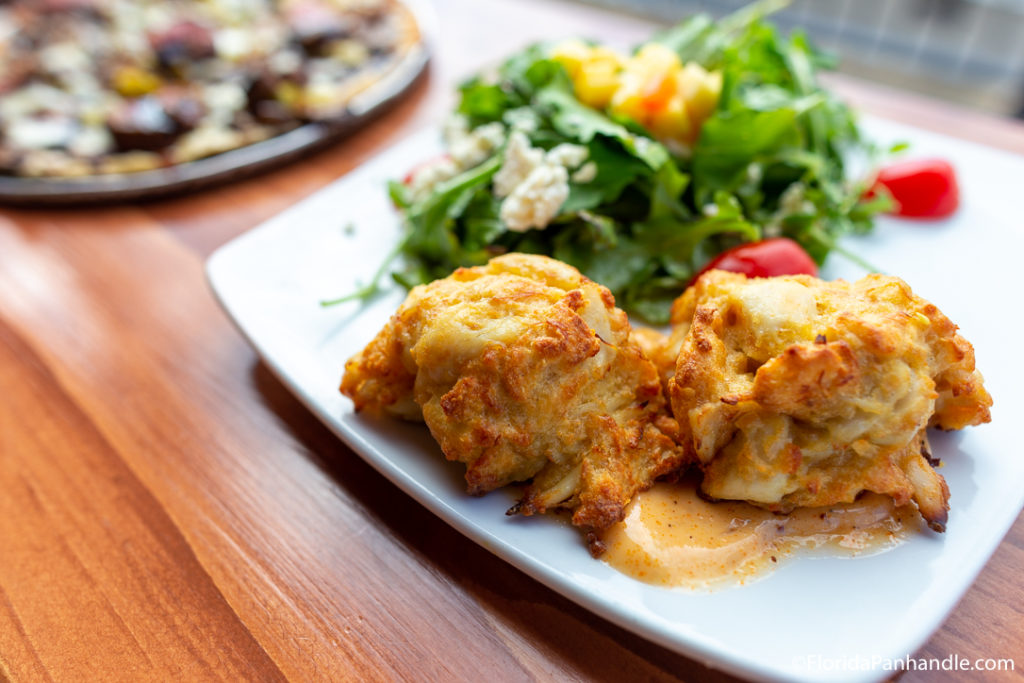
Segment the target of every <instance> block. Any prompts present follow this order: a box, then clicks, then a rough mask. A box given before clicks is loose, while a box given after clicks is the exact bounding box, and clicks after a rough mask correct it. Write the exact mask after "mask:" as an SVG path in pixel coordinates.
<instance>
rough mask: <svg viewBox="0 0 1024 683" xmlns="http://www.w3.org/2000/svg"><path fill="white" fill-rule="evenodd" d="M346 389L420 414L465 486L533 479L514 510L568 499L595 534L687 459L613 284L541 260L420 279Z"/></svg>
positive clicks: (373, 404)
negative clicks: (460, 469) (461, 470)
mask: <svg viewBox="0 0 1024 683" xmlns="http://www.w3.org/2000/svg"><path fill="white" fill-rule="evenodd" d="M341 391H342V393H344V394H345V395H346V396H348V397H350V398H351V399H352V401H353V402H354V403H355V407H356V410H365V411H367V412H372V413H386V414H391V415H396V416H400V417H403V418H407V419H422V420H423V421H424V422H426V424H427V427H429V428H430V432H431V434H432V435H433V436H434V438H435V439H436V440H437V442H438V443H439V444H440V446H441V450H442V451H443V452H444V454H445V457H447V458H448V459H449V460H457V461H459V462H462V463H465V465H466V482H467V484H468V489H469V492H470V493H472V494H482V493H486V492H487V491H491V490H493V489H496V488H498V487H500V486H504V485H505V484H509V483H512V482H523V481H528V480H529V481H530V482H531V483H530V484H529V485H528V486H527V487H526V490H525V495H524V496H523V498H522V500H521V501H520V502H519V503H518V504H517V505H516V506H515V507H514V508H513V510H512V511H510V512H513V511H515V512H519V513H521V514H526V515H529V514H533V513H538V512H545V511H546V510H548V509H551V508H556V507H565V508H572V509H573V510H574V513H573V523H574V524H576V525H578V526H581V527H586V528H588V529H591V530H600V529H603V528H605V527H608V526H609V525H611V524H613V523H615V522H617V521H619V520H621V519H622V518H623V516H624V512H623V511H624V508H625V506H626V504H627V503H628V502H629V501H630V499H631V498H632V497H633V495H634V494H636V493H637V492H638V491H640V490H642V489H645V488H647V487H648V486H650V485H651V484H652V483H653V481H654V479H655V478H656V477H658V476H660V475H662V474H665V473H667V472H669V471H671V470H673V469H675V468H677V467H678V466H679V464H680V462H681V458H682V449H681V448H679V446H678V444H677V443H676V442H675V441H674V440H673V438H672V437H673V436H674V435H675V432H676V429H677V425H676V422H675V420H674V419H672V418H671V417H670V416H669V414H668V410H667V405H666V402H665V398H664V395H663V393H662V388H661V382H660V379H659V376H658V372H657V370H656V368H655V366H654V365H653V364H652V363H651V362H650V361H649V360H648V359H647V358H646V357H645V356H644V355H643V353H642V352H641V351H640V348H639V347H638V346H637V344H636V343H634V342H633V341H632V340H631V339H630V327H629V322H628V320H627V318H626V314H625V313H623V312H622V311H621V310H619V309H618V308H615V300H614V298H613V297H612V295H611V292H609V291H608V290H607V289H606V288H604V287H602V286H600V285H598V284H595V283H594V282H591V281H590V280H588V279H587V278H585V277H584V276H582V275H581V274H580V273H579V272H578V271H577V270H576V269H575V268H572V267H571V266H568V265H566V264H564V263H561V262H559V261H555V260H553V259H550V258H547V257H544V256H530V255H525V254H508V255H505V256H500V257H498V258H495V259H493V260H492V261H490V262H489V263H488V264H487V265H485V266H480V267H476V268H460V269H459V270H457V271H455V272H454V273H453V274H452V275H451V276H449V277H447V278H445V279H443V280H438V281H436V282H432V283H430V284H428V285H422V286H419V287H416V288H414V289H413V290H412V291H411V292H409V296H408V298H407V299H406V300H405V302H404V303H403V304H402V305H401V307H400V308H399V309H398V311H397V312H396V313H395V314H394V315H393V316H392V318H391V320H390V321H389V322H388V324H387V325H386V326H385V327H384V329H383V330H381V332H380V333H379V334H378V335H377V337H376V338H375V339H374V340H373V341H372V342H370V344H369V345H368V346H367V347H366V348H365V349H364V350H363V351H362V352H361V353H358V354H356V355H355V356H354V357H353V358H352V359H351V360H349V362H348V363H347V364H346V366H345V376H344V378H343V379H342V383H341Z"/></svg>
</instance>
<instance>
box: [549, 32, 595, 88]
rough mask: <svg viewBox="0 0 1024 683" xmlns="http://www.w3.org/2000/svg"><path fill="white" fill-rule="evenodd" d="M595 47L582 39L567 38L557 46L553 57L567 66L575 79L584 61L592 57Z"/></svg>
mask: <svg viewBox="0 0 1024 683" xmlns="http://www.w3.org/2000/svg"><path fill="white" fill-rule="evenodd" d="M592 49H593V48H592V47H590V46H589V45H587V44H586V43H584V42H583V41H580V40H566V41H564V42H562V43H559V44H558V45H556V46H555V48H554V50H552V51H551V58H552V59H553V60H555V61H556V62H558V63H559V64H561V65H562V66H564V67H565V70H566V71H567V72H568V73H569V78H571V79H572V80H573V81H576V79H577V78H578V77H579V73H580V69H582V68H583V63H584V62H585V61H587V60H588V59H590V52H591V50H592Z"/></svg>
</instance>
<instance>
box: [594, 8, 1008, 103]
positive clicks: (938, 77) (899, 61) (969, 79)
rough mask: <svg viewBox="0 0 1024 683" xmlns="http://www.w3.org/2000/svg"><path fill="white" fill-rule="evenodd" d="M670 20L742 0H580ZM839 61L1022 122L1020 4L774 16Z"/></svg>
mask: <svg viewBox="0 0 1024 683" xmlns="http://www.w3.org/2000/svg"><path fill="white" fill-rule="evenodd" d="M584 1H585V2H587V3H589V4H594V5H600V6H603V7H608V8H612V9H617V10H621V11H626V12H630V13H632V14H637V15H640V16H644V17H649V18H652V19H658V20H662V21H669V22H674V21H678V20H679V19H681V18H683V17H686V16H688V15H690V14H693V13H694V12H699V11H706V12H708V13H709V14H712V15H714V16H720V15H723V14H726V13H728V12H731V11H732V10H734V9H737V8H739V7H741V6H743V5H745V4H747V1H748V0H693V1H691V0H584ZM773 21H775V22H776V23H777V24H778V25H779V26H780V27H781V28H783V29H784V30H789V29H792V28H795V27H803V28H805V29H806V30H807V33H808V34H809V35H810V36H811V38H812V40H813V41H814V42H815V43H816V44H817V45H818V46H819V47H822V48H825V49H826V50H829V51H831V52H834V53H836V54H838V55H839V57H840V58H841V61H840V68H839V70H840V71H841V72H845V73H848V74H851V75H854V76H859V77H862V78H867V79H871V80H875V81H880V82H883V83H886V84H889V85H892V86H894V87H899V88H905V89H907V90H912V91H916V92H920V93H923V94H927V95H931V96H934V97H940V98H943V99H948V100H952V101H954V102H958V103H961V104H965V105H968V106H971V107H975V108H978V109H982V110H985V111H988V112H991V113H995V114H1002V115H1009V116H1016V117H1018V118H1024V0H793V2H792V4H791V5H790V6H789V7H788V8H787V9H785V10H783V11H781V12H779V13H778V14H776V15H774V16H773Z"/></svg>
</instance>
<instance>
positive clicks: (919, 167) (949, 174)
mask: <svg viewBox="0 0 1024 683" xmlns="http://www.w3.org/2000/svg"><path fill="white" fill-rule="evenodd" d="M879 185H880V186H882V187H884V188H885V189H887V190H888V191H889V193H890V194H891V195H892V196H893V199H895V200H896V204H897V208H896V209H895V211H894V213H895V214H896V215H897V216H908V217H912V218H944V217H945V216H948V215H950V214H951V213H953V212H954V211H956V208H957V206H959V204H960V188H959V186H958V185H957V182H956V173H955V172H954V171H953V167H952V166H950V165H949V163H948V162H945V161H943V160H942V159H914V160H911V161H903V162H900V163H897V164H893V165H891V166H887V167H886V168H883V169H882V170H881V171H879V172H878V178H877V179H876V180H875V186H876V187H877V186H879Z"/></svg>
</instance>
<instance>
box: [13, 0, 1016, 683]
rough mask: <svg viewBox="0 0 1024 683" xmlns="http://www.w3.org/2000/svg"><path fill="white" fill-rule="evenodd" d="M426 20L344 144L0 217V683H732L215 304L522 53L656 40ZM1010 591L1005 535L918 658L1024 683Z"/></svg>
mask: <svg viewBox="0 0 1024 683" xmlns="http://www.w3.org/2000/svg"><path fill="white" fill-rule="evenodd" d="M437 9H438V14H439V15H440V26H441V34H440V35H441V41H440V42H439V43H438V45H437V51H436V55H437V57H436V61H435V63H434V68H433V71H432V74H431V75H430V76H429V78H428V79H426V80H425V81H423V82H421V83H420V84H419V85H418V86H417V87H416V88H415V90H414V92H413V93H412V95H411V96H410V97H408V98H406V99H405V100H404V101H403V102H402V103H401V104H399V105H398V106H397V107H396V108H395V109H393V110H392V111H390V112H389V113H387V114H385V115H382V116H380V117H379V118H378V119H377V120H376V121H374V122H373V123H372V124H371V125H370V126H368V127H367V128H365V129H364V130H362V131H361V132H359V133H357V134H355V135H353V136H352V137H351V138H350V139H349V140H347V141H346V142H344V143H342V144H340V145H337V146H334V147H332V148H330V149H325V150H323V151H322V152H320V153H318V154H316V155H313V156H310V157H309V158H308V159H305V160H303V161H300V162H299V163H296V164H294V165H293V166H290V167H288V168H285V169H282V170H280V171H277V172H274V173H271V174H267V175H263V176H260V177H257V178H254V179H252V180H249V181H247V182H242V183H238V184H235V185H231V186H227V187H222V188H218V189H213V190H210V191H207V192H202V193H198V194H195V195H193V196H187V197H180V198H176V199H169V200H166V201H160V202H155V203H148V204H142V205H135V206H119V207H111V208H100V209H88V210H85V209H82V210H60V211H57V210H45V211H44V210H38V211H36V210H2V211H0V490H2V491H3V494H2V495H0V675H2V676H3V677H7V678H11V679H15V680H47V679H53V680H90V681H95V680H143V679H148V680H154V679H159V680H204V679H223V680H255V679H259V680H275V679H281V678H288V679H293V680H345V679H370V680H394V679H403V680H530V679H542V680H554V679H559V680H561V679H566V678H568V679H596V680H625V679H629V680H640V679H644V680H647V679H650V680H667V679H675V678H680V679H690V680H693V679H697V680H724V679H727V677H725V676H722V675H720V674H716V673H714V672H711V671H710V670H708V669H705V668H704V667H703V666H702V664H701V663H699V662H694V661H690V660H687V659H685V658H682V657H680V656H678V655H675V654H673V653H671V652H669V651H667V650H664V649H662V648H659V647H657V646H655V645H652V644H650V643H648V642H646V641H644V640H643V639H641V638H639V637H636V636H634V635H631V634H630V633H627V632H626V631H623V630H621V629H619V628H617V627H615V626H612V625H610V624H609V623H607V622H605V621H603V620H601V619H599V618H597V617H595V616H593V615H591V614H590V613H588V612H587V611H585V610H583V609H581V608H579V607H577V606H575V605H574V604H573V603H571V602H569V601H567V600H565V599H563V598H561V597H560V596H558V595H556V594H555V593H553V592H551V591H550V590H547V589H546V588H544V587H543V586H541V585H540V584H538V583H536V582H535V581H533V580H532V579H529V578H527V577H526V576H525V575H523V574H521V573H520V572H518V571H517V570H515V569H513V568H512V567H510V566H508V565H507V564H505V563H504V562H502V561H501V560H498V559H496V558H495V557H494V556H492V555H491V554H489V553H488V552H487V551H486V550H484V549H482V548H480V547H478V546H476V545H475V544H473V543H471V542H470V541H468V540H466V539H465V538H463V537H462V536H460V535H459V534H458V533H456V532H455V531H452V530H451V529H450V528H448V526H446V525H445V524H444V523H442V522H440V521H438V520H437V519H435V518H434V517H433V515H431V514H429V513H427V512H425V511H424V510H423V509H422V508H421V507H420V506H419V505H418V504H417V503H415V502H413V501H412V500H411V499H409V498H407V497H406V496H405V495H403V494H402V493H401V492H399V491H398V489H396V488H395V487H394V486H392V485H391V484H389V483H388V482H387V481H386V480H385V479H384V478H383V477H381V476H380V475H378V474H377V473H376V472H375V471H374V470H372V469H371V468H370V467H369V466H367V465H365V464H363V462H362V461H361V460H360V459H359V458H358V457H356V456H355V455H354V454H353V453H351V452H350V451H349V450H348V449H347V448H346V447H345V446H343V445H342V444H341V443H340V442H339V441H338V440H337V439H335V438H334V437H333V436H332V435H331V434H330V433H329V432H328V431H327V430H326V429H325V428H324V427H323V426H321V425H320V424H319V423H318V422H317V421H316V419H315V418H313V417H312V416H311V415H310V414H309V413H308V412H307V411H306V410H304V409H303V408H302V406H301V405H299V403H298V402H297V401H296V400H295V399H294V398H293V397H292V396H291V395H290V394H289V393H288V392H287V391H286V390H285V389H284V388H283V387H282V386H281V385H280V384H279V383H278V382H277V381H276V380H275V379H274V378H273V377H272V376H271V374H270V373H269V372H268V371H267V369H266V368H265V367H264V366H262V365H261V364H260V363H259V361H258V360H257V358H256V356H255V354H254V353H253V351H252V349H250V348H249V346H248V345H247V344H246V343H245V342H244V341H243V340H242V338H241V336H240V335H239V334H238V333H237V332H236V331H235V329H234V328H233V327H232V326H231V324H230V323H229V322H228V320H227V318H226V317H225V316H224V314H223V313H222V312H221V311H220V309H219V308H218V307H217V305H216V303H215V302H214V300H213V297H212V296H211V294H210V292H209V291H208V289H207V286H206V283H205V281H204V278H203V261H204V260H205V258H206V257H207V256H208V255H209V254H210V252H211V251H212V250H213V249H215V248H216V247H217V246H219V245H221V244H223V243H224V242H226V241H228V240H230V239H231V238H233V237H235V236H236V235H238V234H240V233H242V232H244V231H245V230H248V229H249V228H251V227H253V226H255V225H256V224H258V223H259V222H261V221H262V220H264V219H266V218H268V217H269V216H271V215H273V214H274V213H276V212H278V211H280V210H281V209H284V208H285V207H287V206H289V205H291V204H293V203H294V202H296V201H298V200H299V199H301V198H303V197H304V196H306V195H308V194H309V193H311V192H313V191H314V190H316V189H317V188H320V187H322V186H324V185H325V184H327V183H329V182H331V181H332V180H334V179H335V178H337V177H338V176H340V175H342V174H344V173H345V172H347V171H349V170H351V169H352V168H355V167H356V166H358V165H359V164H360V163H362V162H363V161H365V160H367V159H369V158H370V157H372V156H373V155H374V154H376V153H377V152H379V151H380V150H382V149H383V148H385V147H386V146H387V145H389V144H391V143H393V142H395V141H397V140H399V139H400V138H401V137H403V136H405V135H407V134H408V133H410V132H411V131H413V130H415V129H417V128H420V127H422V126H424V125H428V124H430V123H432V122H434V121H436V120H437V118H438V117H439V116H440V115H441V113H442V112H443V111H444V110H445V108H446V107H447V106H449V105H450V103H451V90H450V84H451V82H452V81H453V80H454V79H455V78H456V77H457V76H460V75H462V74H464V73H466V72H467V71H469V70H472V69H473V68H475V67H478V66H479V65H481V64H483V63H485V62H488V61H491V60H494V59H496V58H498V57H500V56H501V55H502V54H504V53H506V52H508V51H510V50H512V49H514V48H516V47H518V46H520V45H521V44H523V43H524V42H526V41H528V40H531V39H534V38H539V37H557V36H562V35H566V34H572V33H582V34H588V35H592V36H601V37H606V38H611V39H613V40H616V41H619V42H622V43H628V42H631V41H634V40H636V39H639V38H641V37H642V36H644V35H646V33H647V32H648V29H649V27H648V25H647V24H645V23H644V22H642V21H639V20H634V19H629V18H623V17H619V16H615V15H610V14H608V13H605V12H601V11H597V10H594V9H590V8H587V7H584V6H577V5H568V4H557V3H545V2H541V1H540V0H493V1H490V2H474V1H473V0H441V1H439V2H438V3H437ZM834 82H835V83H836V87H838V88H840V89H841V90H842V91H843V92H844V93H846V94H847V95H849V96H851V97H852V98H853V99H854V100H855V101H857V102H859V103H861V104H862V105H863V106H865V107H866V108H867V109H869V110H872V111H876V112H879V113H882V114H885V115H888V116H890V117H893V118H897V119H903V120H907V121H911V122H913V123H915V124H917V125H920V126H924V127H929V128H935V129H938V130H942V131H945V132H949V133H953V134H956V135H963V136H965V137H971V138H975V139H978V140H980V141H983V142H988V143H991V144H996V145H997V146H1000V147H1003V148H1007V149H1013V150H1016V151H1019V152H1024V128H1022V127H1021V126H1019V125H1017V124H1012V123H1009V122H1004V121H998V120H994V119H990V118H987V117H984V116H981V115H978V114H972V113H968V112H965V111H961V110H957V109H954V108H953V107H950V106H948V105H945V104H939V103H935V102H930V101H926V100H921V99H919V98H912V97H909V96H906V95H904V94H901V93H891V92H888V93H887V92H885V91H883V90H882V89H880V88H876V87H874V86H868V85H863V84H857V83H853V82H848V81H845V80H842V79H836V80H835V81H834ZM1017 455H1018V454H1017V453H1008V456H1012V457H1016V456H1017ZM1022 567H1024V522H1022V521H1021V520H1020V519H1018V521H1017V523H1016V525H1015V526H1014V528H1013V530H1012V531H1011V532H1010V535H1009V536H1008V537H1007V539H1006V540H1005V541H1004V542H1003V544H1002V545H1001V546H1000V548H999V550H998V551H997V552H996V554H995V556H994V557H993V558H992V560H991V562H989V564H988V566H987V567H986V568H985V570H984V571H983V572H982V574H981V576H980V577H979V579H978V581H977V583H976V584H975V585H974V587H973V588H972V589H971V590H970V591H969V592H968V593H967V596H966V597H965V598H964V600H963V601H962V602H961V603H960V605H959V606H958V607H957V608H956V609H955V611H954V612H953V614H952V616H951V617H950V618H949V620H948V621H947V622H946V623H945V625H944V626H943V627H942V629H941V630H940V631H939V632H938V633H937V634H936V635H935V636H934V637H933V638H932V639H931V640H930V641H929V642H928V644H927V645H926V646H925V647H924V649H923V650H922V652H921V653H920V654H921V655H923V656H934V657H939V658H943V657H946V656H948V655H950V654H953V653H956V654H958V655H960V656H962V657H971V658H974V657H1013V658H1015V659H1016V662H1017V665H1018V667H1020V668H1024V638H1022V635H1024V611H1022V609H1024V592H1022V589H1021V583H1020V580H1019V575H1020V569H1021V568H1022ZM837 618H841V617H837ZM766 619H767V621H768V622H769V623H770V620H771V617H770V615H766ZM1016 676H1018V677H1019V676H1020V674H1016ZM988 678H991V677H988ZM907 680H924V677H923V676H921V675H910V676H907ZM949 680H953V679H952V678H950V679H949Z"/></svg>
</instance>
